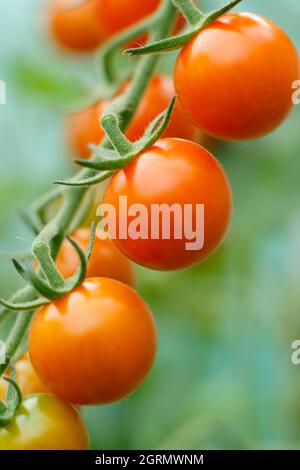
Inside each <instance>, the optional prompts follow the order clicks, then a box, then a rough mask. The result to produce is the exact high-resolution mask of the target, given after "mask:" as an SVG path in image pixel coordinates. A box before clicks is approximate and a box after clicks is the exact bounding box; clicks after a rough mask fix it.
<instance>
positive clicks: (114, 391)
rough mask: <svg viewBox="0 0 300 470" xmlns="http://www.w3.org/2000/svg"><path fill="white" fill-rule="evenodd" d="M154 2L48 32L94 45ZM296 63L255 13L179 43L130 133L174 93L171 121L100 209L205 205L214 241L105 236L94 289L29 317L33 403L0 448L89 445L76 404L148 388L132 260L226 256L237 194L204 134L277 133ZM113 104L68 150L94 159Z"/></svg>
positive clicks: (95, 6)
mask: <svg viewBox="0 0 300 470" xmlns="http://www.w3.org/2000/svg"><path fill="white" fill-rule="evenodd" d="M158 4H159V1H158V0H157V1H156V0H152V1H147V2H141V1H140V0H126V1H125V0H124V1H118V0H89V1H84V2H82V1H81V2H79V4H78V5H75V6H73V7H72V8H69V7H68V2H67V1H64V2H62V1H54V2H53V8H52V16H51V18H52V29H53V32H54V34H55V36H56V38H57V39H58V40H59V41H60V43H61V44H63V45H64V46H66V47H69V48H72V49H74V50H87V49H93V48H95V47H97V46H98V45H99V44H100V43H101V42H102V41H103V40H104V39H107V38H108V37H110V36H111V35H113V34H115V33H116V32H119V31H120V30H122V29H123V28H125V27H127V26H129V25H130V24H132V23H134V22H136V21H138V20H140V19H141V18H143V17H144V16H145V15H147V14H149V13H151V12H152V11H154V10H155V8H156V7H157V6H158ZM298 64H299V62H298V55H297V51H296V49H295V47H294V46H293V44H292V42H291V41H290V39H289V38H288V37H287V35H286V34H285V33H284V32H283V31H282V30H281V29H280V28H279V27H278V26H276V25H274V24H273V23H272V22H270V21H269V20H267V19H265V18H262V17H261V16H258V15H255V14H242V13H238V14H226V15H224V16H222V17H220V18H219V19H218V20H216V21H214V22H213V23H212V24H211V25H209V26H208V27H207V28H205V29H204V30H203V31H201V32H199V33H198V34H197V35H196V36H195V37H194V39H192V40H191V41H190V42H188V43H187V44H186V45H185V46H184V47H183V49H182V50H181V52H180V53H179V56H178V59H177V63H176V66H175V72H174V84H175V86H174V85H173V80H172V79H171V78H170V77H167V76H163V75H155V76H154V77H153V78H152V80H151V81H150V84H149V86H148V89H147V90H146V93H145V94H144V96H143V98H142V100H141V102H140V105H139V107H138V110H137V112H136V114H135V117H134V119H133V120H132V122H131V124H130V126H129V128H128V129H127V133H126V135H127V137H128V138H129V139H131V140H135V139H138V138H139V137H141V136H142V135H143V133H144V131H145V129H146V127H147V125H148V124H149V123H150V122H151V121H152V120H153V119H154V118H155V117H156V116H157V115H158V114H159V113H160V112H161V111H163V110H164V109H165V108H166V107H167V105H168V103H169V101H170V99H171V98H172V96H173V94H174V92H176V95H177V104H176V106H175V110H174V113H173V115H172V118H171V121H170V123H169V125H168V127H167V128H166V130H165V134H164V135H163V137H162V138H161V139H160V140H159V141H158V142H156V143H155V144H154V145H153V146H152V147H150V148H148V149H147V150H145V151H143V152H142V153H141V154H140V155H138V156H137V157H136V158H135V159H134V160H133V161H132V162H131V163H130V164H129V165H128V166H127V167H125V168H123V169H121V170H119V171H117V172H116V173H115V174H114V175H113V177H112V178H111V179H110V181H109V182H108V185H107V188H106V191H105V194H104V198H103V201H104V202H105V203H108V204H111V205H113V206H114V207H115V209H116V211H117V212H118V211H119V203H118V201H119V197H120V196H126V198H127V200H128V205H133V204H143V205H144V206H145V207H148V208H149V214H150V213H151V210H150V207H151V205H153V204H168V205H169V206H172V205H174V204H177V205H178V204H179V205H180V206H181V207H183V206H184V205H185V204H189V205H191V206H192V208H193V209H192V211H195V210H196V209H195V208H196V206H197V205H198V204H201V205H204V208H205V223H204V225H205V226H204V233H205V239H204V245H203V246H202V247H201V248H199V249H197V250H187V249H186V242H187V239H186V238H185V237H184V236H183V237H182V238H181V239H178V238H176V237H175V236H171V237H170V238H169V239H161V238H159V239H151V237H149V238H148V239H135V240H133V239H130V238H121V237H118V236H117V237H116V239H114V240H113V241H112V240H111V239H108V238H106V239H102V237H99V236H98V237H97V236H96V239H95V243H94V247H93V251H92V255H91V258H90V261H89V265H88V269H87V277H86V280H85V281H84V283H83V284H82V285H81V286H80V287H78V288H76V289H75V290H73V291H72V292H70V293H69V294H67V295H65V296H64V297H62V298H61V299H59V300H56V301H52V302H51V303H50V304H48V305H46V306H44V307H42V308H41V309H40V310H39V311H38V312H37V313H36V314H35V317H34V318H33V321H32V324H31V327H30V333H29V355H30V359H29V356H25V357H23V358H22V359H21V360H20V361H19V362H18V363H17V364H16V379H17V382H18V383H19V385H20V387H21V389H22V392H23V394H24V395H25V398H24V400H23V404H22V406H21V408H20V409H19V411H18V413H17V415H16V417H15V419H14V420H13V421H12V422H11V423H10V424H9V425H8V426H6V427H5V428H3V429H2V430H0V449H2V448H6V449H9V448H33V449H47V448H51V449H62V448H63V449H86V448H87V447H88V435H87V432H86V429H85V426H84V424H83V422H82V420H81V417H80V412H79V410H78V408H76V407H73V405H71V404H74V405H93V404H106V403H112V402H115V401H117V400H121V399H123V398H125V397H127V396H128V395H129V394H130V393H131V392H133V391H134V390H135V389H136V388H137V387H138V386H139V384H140V383H141V382H142V381H143V380H144V378H145V377H146V375H147V374H148V372H149V370H150V369H151V366H152V364H153V361H154V358H155V353H156V347H157V334H156V327H155V321H154V318H153V316H152V314H151V312H150V310H149V308H148V307H147V305H146V304H145V303H144V301H143V300H142V299H141V298H140V297H139V295H138V294H137V293H136V292H135V290H134V289H133V288H132V286H133V283H134V278H133V272H132V266H131V261H130V260H132V261H134V262H136V263H138V264H140V265H143V266H146V267H150V268H152V269H160V270H173V269H180V268H183V267H187V266H191V265H193V264H195V263H199V262H201V261H203V260H204V259H206V258H207V257H208V256H210V255H211V254H212V253H213V252H214V251H215V250H216V249H217V247H218V246H219V245H220V243H221V242H222V240H223V238H224V235H225V234H226V231H227V229H228V226H229V223H230V220H231V215H232V193H231V188H230V183H229V181H228V178H227V176H226V174H225V171H224V169H223V168H222V166H221V165H220V163H219V162H218V161H217V160H216V159H215V158H214V157H213V156H212V154H211V153H210V152H208V151H207V150H206V149H205V148H204V147H202V146H200V145H199V142H202V143H203V142H204V140H203V139H204V135H206V134H209V135H210V136H213V137H216V138H220V139H228V140H242V139H252V138H257V137H259V136H263V135H266V134H267V133H269V132H271V131H272V130H273V129H275V128H276V127H277V126H278V125H279V124H280V123H281V122H282V121H283V120H284V119H285V118H286V116H287V115H288V113H289V112H290V110H291V108H292V100H291V95H292V84H293V82H294V81H295V80H297V79H298V78H299V65H298ZM126 86H128V83H125V84H124V85H123V86H122V87H121V89H120V90H119V92H118V93H122V92H123V91H124V89H125V88H126ZM107 105H108V102H106V101H101V102H99V103H97V104H95V105H94V106H92V107H90V108H88V109H86V110H84V111H82V112H80V113H78V114H76V115H73V116H71V117H69V118H68V123H67V127H68V139H69V142H70V145H71V147H72V150H73V151H76V153H77V154H78V155H79V156H81V157H82V158H89V156H90V153H89V150H88V144H90V143H94V144H99V143H100V142H101V140H102V139H103V137H104V133H103V130H102V129H101V128H100V126H99V118H100V116H101V115H102V114H103V112H104V110H105V108H106V106H107ZM193 215H195V213H194V214H193ZM118 219H119V218H118V217H117V220H118ZM116 232H117V233H118V230H117V231H116ZM171 233H172V230H171ZM89 235H90V233H89V229H87V228H81V229H79V230H77V231H76V232H75V233H74V234H72V237H73V238H74V239H75V240H76V241H77V242H78V243H79V244H80V245H81V246H82V247H83V248H86V247H87V245H88V240H89ZM57 266H58V268H59V270H60V272H61V273H62V275H63V276H64V277H65V278H68V277H70V276H71V275H72V274H74V272H75V271H76V268H77V266H78V260H77V258H76V253H75V252H74V249H73V247H72V246H71V244H69V242H68V241H65V242H64V243H63V245H62V247H61V250H60V252H59V255H58V258H57ZM44 392H49V393H48V394H44ZM32 394H34V395H32ZM69 403H71V404H69ZM24 423H25V424H24Z"/></svg>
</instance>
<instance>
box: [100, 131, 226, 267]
mask: <svg viewBox="0 0 300 470" xmlns="http://www.w3.org/2000/svg"><path fill="white" fill-rule="evenodd" d="M120 196H123V197H124V196H125V197H126V198H127V206H128V207H130V206H131V205H133V204H136V203H138V204H143V205H144V206H145V207H146V208H147V211H148V227H151V216H150V214H151V207H152V205H153V204H159V205H160V204H168V205H169V206H172V205H173V204H179V205H180V207H181V209H182V212H183V206H184V204H192V208H193V209H192V210H193V221H195V211H196V204H204V206H205V222H204V232H205V233H204V236H205V241H204V246H203V248H202V249H200V250H198V249H197V250H190V251H189V250H187V249H186V242H187V240H186V238H185V237H184V236H183V237H182V238H181V239H176V237H175V236H174V221H173V220H172V221H171V224H170V226H171V237H170V239H162V237H161V232H160V238H159V239H151V234H150V235H149V238H148V239H141V238H140V239H138V240H133V239H132V238H130V237H128V238H125V239H124V238H122V237H120V236H119V230H120V225H119V217H120V215H119V214H120V210H119V197H120ZM104 203H106V204H111V205H113V206H114V207H115V209H116V213H117V217H116V219H117V220H116V239H114V240H113V241H114V243H116V245H117V247H118V248H119V249H120V250H121V251H123V253H124V254H126V256H127V257H128V258H130V259H132V260H134V261H135V262H136V263H138V264H141V265H143V266H146V267H149V268H152V269H159V270H173V269H180V268H184V267H187V266H190V265H193V264H195V263H199V262H201V261H203V260H204V259H205V258H207V257H208V256H209V255H211V254H212V253H213V252H214V251H215V250H216V248H217V247H218V246H219V244H220V243H221V241H222V240H223V238H224V236H225V233H226V231H227V229H228V226H229V223H230V219H231V213H232V195H231V188H230V184H229V182H228V179H227V176H226V174H225V172H224V170H223V168H222V167H221V165H220V163H219V162H218V161H217V160H216V159H215V158H214V157H213V156H212V155H211V154H210V153H209V152H208V151H207V150H205V149H204V148H202V147H200V146H199V145H197V144H195V143H192V142H189V141H185V140H181V139H161V140H159V141H158V142H157V143H156V144H155V145H154V146H152V147H150V148H149V149H147V150H145V151H144V152H143V153H141V154H140V155H139V156H137V157H136V158H135V159H134V160H133V161H132V162H131V163H130V164H129V165H128V166H127V167H126V168H124V169H122V170H120V171H118V172H117V173H115V174H114V175H113V176H112V178H111V180H110V182H109V184H108V186H107V189H106V192H105V194H104ZM125 220H126V219H125ZM128 220H129V222H130V221H131V219H130V218H128ZM125 223H127V221H125ZM107 228H108V229H109V227H107ZM121 228H122V229H124V228H125V233H127V228H128V227H127V226H126V227H121ZM148 234H149V230H148Z"/></svg>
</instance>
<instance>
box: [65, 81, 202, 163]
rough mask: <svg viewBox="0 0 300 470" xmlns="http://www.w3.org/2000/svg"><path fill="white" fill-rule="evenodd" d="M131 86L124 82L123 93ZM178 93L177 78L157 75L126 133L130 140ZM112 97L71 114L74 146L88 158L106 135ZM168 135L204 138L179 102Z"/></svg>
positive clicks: (71, 132) (138, 135) (71, 133)
mask: <svg viewBox="0 0 300 470" xmlns="http://www.w3.org/2000/svg"><path fill="white" fill-rule="evenodd" d="M126 87H127V84H125V85H122V86H121V87H120V90H119V94H120V93H122V92H123V91H124V90H125V89H126ZM174 94H175V91H174V85H173V80H172V79H171V77H167V76H164V75H155V76H154V77H153V78H152V80H151V82H150V84H149V86H148V88H147V90H146V92H145V94H144V96H143V98H142V99H141V102H140V104H139V106H138V109H137V112H136V114H135V116H134V118H133V120H132V122H131V123H130V125H129V127H128V129H127V132H126V135H127V137H128V138H129V139H130V140H133V141H134V140H137V139H138V138H140V137H142V135H143V133H144V131H145V129H146V128H147V126H148V125H149V124H150V122H151V121H152V120H153V119H154V118H155V117H156V116H157V115H158V114H160V113H161V112H162V111H163V110H164V109H165V108H167V106H168V104H169V102H170V101H171V99H172V98H173V96H174ZM108 104H109V102H108V101H100V102H99V103H97V104H95V105H93V106H91V107H89V108H88V109H85V110H83V111H81V112H79V113H76V114H73V115H71V116H70V117H69V118H68V122H67V134H68V140H69V143H70V148H71V149H72V151H73V152H75V153H77V154H78V155H79V156H81V157H83V158H88V157H89V155H90V150H89V148H88V144H90V143H94V144H99V143H100V142H101V140H102V139H103V137H104V131H103V129H102V128H101V127H100V123H99V120H100V117H101V116H102V114H103V113H104V111H105V109H106V107H107V105H108ZM164 136H165V137H180V138H183V139H191V140H194V139H197V138H198V139H201V134H200V133H199V131H197V129H196V128H195V127H194V126H193V125H192V124H191V122H190V121H189V120H188V119H187V118H186V117H185V116H184V114H183V113H182V112H181V111H180V109H179V107H178V106H176V107H175V110H174V113H173V115H172V117H171V120H170V123H169V125H168V127H167V129H166V131H165V134H164Z"/></svg>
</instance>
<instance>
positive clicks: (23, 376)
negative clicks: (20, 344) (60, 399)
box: [0, 354, 49, 399]
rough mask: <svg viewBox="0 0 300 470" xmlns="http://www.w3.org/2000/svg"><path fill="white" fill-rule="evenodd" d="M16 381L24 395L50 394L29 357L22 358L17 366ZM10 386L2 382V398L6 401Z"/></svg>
mask: <svg viewBox="0 0 300 470" xmlns="http://www.w3.org/2000/svg"><path fill="white" fill-rule="evenodd" d="M15 370H16V381H17V383H18V385H19V387H20V389H21V392H22V394H23V395H32V394H33V393H48V392H49V390H48V389H47V387H45V385H44V384H43V383H42V382H41V381H40V379H39V378H38V376H37V375H36V373H35V371H34V369H33V367H32V364H31V361H30V358H29V355H28V354H25V355H24V356H22V357H20V359H18V361H17V362H16V364H15ZM7 387H8V384H7V382H6V381H4V380H0V398H2V399H4V398H5V396H6V391H7Z"/></svg>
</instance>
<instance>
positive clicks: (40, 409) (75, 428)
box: [0, 394, 89, 450]
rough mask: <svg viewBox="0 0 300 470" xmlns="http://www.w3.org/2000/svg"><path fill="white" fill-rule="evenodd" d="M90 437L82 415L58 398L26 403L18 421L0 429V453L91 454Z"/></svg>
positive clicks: (26, 400) (44, 397) (38, 396)
mask: <svg viewBox="0 0 300 470" xmlns="http://www.w3.org/2000/svg"><path fill="white" fill-rule="evenodd" d="M88 449H89V436H88V432H87V429H86V427H85V425H84V423H83V421H82V418H81V416H80V414H79V412H78V411H77V410H76V409H75V408H74V407H73V406H72V405H70V404H69V403H65V402H63V401H61V400H60V399H59V398H57V397H55V396H54V395H48V394H36V395H29V396H27V397H25V398H24V399H23V403H22V405H21V407H20V408H19V410H18V411H17V414H16V416H15V417H14V419H13V420H12V421H11V422H10V423H9V424H8V425H6V426H5V427H4V428H0V450H88Z"/></svg>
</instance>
